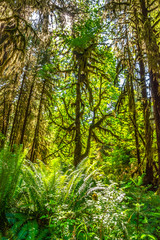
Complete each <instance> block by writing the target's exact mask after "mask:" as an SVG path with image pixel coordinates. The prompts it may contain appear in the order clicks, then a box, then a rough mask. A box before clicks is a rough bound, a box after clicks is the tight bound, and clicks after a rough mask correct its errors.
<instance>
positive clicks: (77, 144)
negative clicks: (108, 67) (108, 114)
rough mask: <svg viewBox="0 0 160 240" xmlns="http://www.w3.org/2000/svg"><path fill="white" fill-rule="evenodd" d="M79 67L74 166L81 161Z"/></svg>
mask: <svg viewBox="0 0 160 240" xmlns="http://www.w3.org/2000/svg"><path fill="white" fill-rule="evenodd" d="M80 84H81V69H80V68H79V72H78V79H77V84H76V110H75V112H76V119H75V129H76V135H75V150H74V166H75V167H76V166H77V165H78V164H79V163H80V161H81V154H82V142H81V122H80V113H81V112H80V110H81V87H80Z"/></svg>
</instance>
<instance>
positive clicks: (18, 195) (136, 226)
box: [0, 147, 160, 240]
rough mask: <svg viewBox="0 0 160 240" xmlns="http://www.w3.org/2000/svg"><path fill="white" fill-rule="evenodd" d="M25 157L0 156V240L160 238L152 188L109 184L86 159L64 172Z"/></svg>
mask: <svg viewBox="0 0 160 240" xmlns="http://www.w3.org/2000/svg"><path fill="white" fill-rule="evenodd" d="M23 158H24V154H23V153H22V151H21V149H15V150H14V151H13V152H10V151H9V147H6V148H5V149H4V150H2V151H1V152H0V179H1V185H0V197H1V198H0V204H1V205H0V206H1V208H0V209H1V210H0V213H1V237H0V239H2V240H7V239H10V240H23V239H27V240H29V239H31V240H35V239H36V240H41V239H44V240H47V239H53V240H56V239H64V240H67V239H68V240H69V239H77V240H83V239H88V240H94V239H105V240H125V239H146V240H147V239H157V240H158V239H159V236H160V227H159V222H160V198H159V196H157V195H155V193H153V192H150V191H148V190H147V188H145V187H143V186H141V185H136V182H135V181H132V180H131V181H130V182H128V183H121V184H120V183H115V182H112V181H110V182H109V183H108V184H106V183H105V182H106V181H105V175H104V174H103V173H102V172H101V171H100V170H99V169H98V167H97V163H96V162H94V163H93V164H92V165H89V162H88V160H87V159H86V160H84V161H83V162H82V163H81V164H79V166H78V167H77V168H76V169H68V170H67V171H66V172H62V171H61V170H60V169H59V168H58V167H56V166H54V167H49V166H46V165H45V164H43V163H42V162H40V161H39V162H37V163H31V162H30V161H27V160H25V161H23ZM2 223H3V224H2Z"/></svg>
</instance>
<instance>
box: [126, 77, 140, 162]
mask: <svg viewBox="0 0 160 240" xmlns="http://www.w3.org/2000/svg"><path fill="white" fill-rule="evenodd" d="M128 81H129V83H128V85H129V89H128V92H129V106H130V111H131V121H132V123H133V128H134V136H135V143H136V155H137V160H138V165H140V163H141V155H140V144H139V132H138V125H137V111H136V104H135V94H134V89H133V79H132V76H129V80H128Z"/></svg>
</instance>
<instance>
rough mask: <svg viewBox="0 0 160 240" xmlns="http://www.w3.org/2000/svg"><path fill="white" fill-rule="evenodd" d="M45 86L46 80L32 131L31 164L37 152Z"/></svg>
mask: <svg viewBox="0 0 160 240" xmlns="http://www.w3.org/2000/svg"><path fill="white" fill-rule="evenodd" d="M45 84H46V80H44V82H43V86H42V92H41V98H40V103H39V108H38V116H37V122H36V127H35V131H34V137H33V143H32V148H31V154H30V161H31V162H34V161H35V158H36V151H37V150H38V144H39V143H38V138H39V127H40V119H41V113H42V106H43V96H44V91H45Z"/></svg>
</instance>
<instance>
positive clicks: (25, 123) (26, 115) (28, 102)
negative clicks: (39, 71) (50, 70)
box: [20, 77, 35, 144]
mask: <svg viewBox="0 0 160 240" xmlns="http://www.w3.org/2000/svg"><path fill="white" fill-rule="evenodd" d="M34 82H35V77H34V79H33V82H32V85H31V88H30V92H29V97H28V101H27V108H26V111H25V117H24V122H23V127H22V132H21V138H20V144H23V139H24V134H25V129H26V125H27V119H28V112H29V107H30V103H31V98H32V94H33V88H34Z"/></svg>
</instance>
